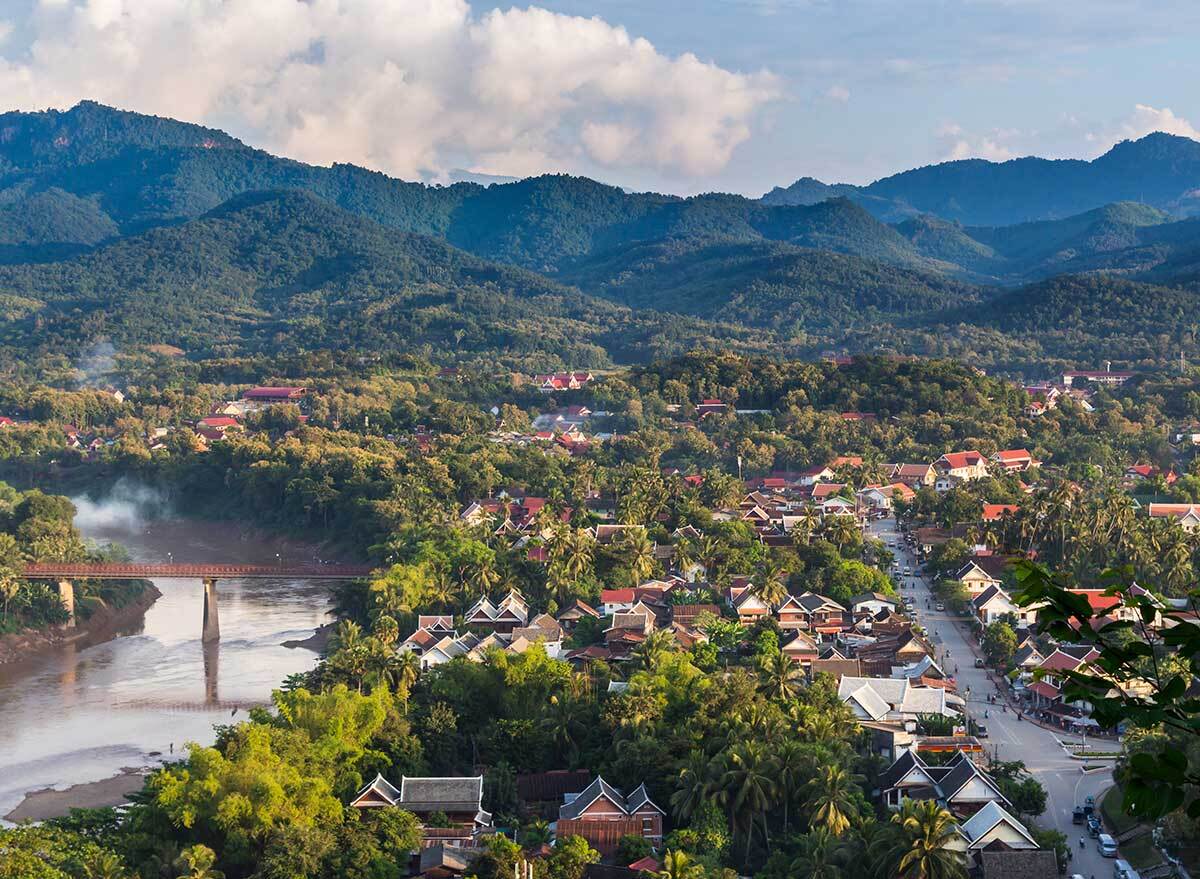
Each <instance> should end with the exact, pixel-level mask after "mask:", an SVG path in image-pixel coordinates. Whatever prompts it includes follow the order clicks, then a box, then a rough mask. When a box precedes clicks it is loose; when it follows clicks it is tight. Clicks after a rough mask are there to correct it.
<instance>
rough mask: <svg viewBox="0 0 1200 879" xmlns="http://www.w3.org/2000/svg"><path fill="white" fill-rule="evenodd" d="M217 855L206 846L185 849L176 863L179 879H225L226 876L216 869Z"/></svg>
mask: <svg viewBox="0 0 1200 879" xmlns="http://www.w3.org/2000/svg"><path fill="white" fill-rule="evenodd" d="M216 862H217V855H216V852H214V851H213V850H212V849H210V848H209V847H208V846H206V845H194V846H192V847H191V848H185V849H184V850H183V854H181V855H180V856H179V860H177V861H176V862H175V869H176V870H181V871H183V872H181V873H178V874H177V877H178V879H225V874H224V873H222V872H221V871H220V870H217V869H215V868H214V866H213V865H214V864H216Z"/></svg>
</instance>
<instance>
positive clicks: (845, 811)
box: [808, 766, 860, 836]
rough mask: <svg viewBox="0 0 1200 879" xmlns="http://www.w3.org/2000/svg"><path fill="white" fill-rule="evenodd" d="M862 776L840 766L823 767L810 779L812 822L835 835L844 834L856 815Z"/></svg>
mask: <svg viewBox="0 0 1200 879" xmlns="http://www.w3.org/2000/svg"><path fill="white" fill-rule="evenodd" d="M859 781H860V779H859V777H858V776H856V775H851V774H850V773H849V772H847V771H846V770H845V769H844V768H842V767H841V766H823V767H821V770H820V772H819V773H818V774H817V777H816V778H814V779H813V780H812V781H811V782H809V800H808V807H809V809H810V810H811V812H812V816H811V817H810V818H809V823H810V824H811V825H812V826H813V827H820V828H823V829H825V830H827V831H828V832H829V833H830V834H832V835H833V836H841V835H842V834H843V833H845V832H846V831H847V830H848V829H849V828H850V825H851V824H852V823H853V821H854V819H855V817H856V816H857V811H858V809H857V798H856V793H857V792H858V782H859Z"/></svg>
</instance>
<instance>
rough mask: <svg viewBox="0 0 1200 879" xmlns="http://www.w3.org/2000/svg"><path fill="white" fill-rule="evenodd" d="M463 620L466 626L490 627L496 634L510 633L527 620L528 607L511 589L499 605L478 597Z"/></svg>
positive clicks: (522, 597) (483, 597)
mask: <svg viewBox="0 0 1200 879" xmlns="http://www.w3.org/2000/svg"><path fill="white" fill-rule="evenodd" d="M463 618H464V621H465V622H466V624H467V625H468V626H490V627H492V629H493V630H494V631H497V632H512V630H513V629H515V628H518V627H520V626H524V625H525V622H526V620H528V619H529V605H528V604H526V602H525V598H524V596H522V595H521V593H520V592H518V591H517V590H516V589H512V590H510V591H509V593H508V595H506V596H504V599H503V600H502V601H501V602H500V603H499V604H493V603H492V602H491V600H490V599H489V598H488V597H487V596H486V595H483V596H480V598H479V600H478V601H476V602H475V603H474V604H473V605H471V607H470V608H469V609H468V610H467V612H466V614H464V615H463Z"/></svg>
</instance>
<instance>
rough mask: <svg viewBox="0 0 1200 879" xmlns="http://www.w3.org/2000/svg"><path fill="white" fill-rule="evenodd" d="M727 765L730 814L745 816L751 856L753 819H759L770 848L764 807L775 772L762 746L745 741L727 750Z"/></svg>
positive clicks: (771, 792)
mask: <svg viewBox="0 0 1200 879" xmlns="http://www.w3.org/2000/svg"><path fill="white" fill-rule="evenodd" d="M728 759H729V768H728V769H726V770H725V777H724V780H723V787H724V791H725V796H726V800H727V803H728V807H729V813H730V815H731V816H732V817H733V818H734V820H735V821H738V820H739V819H740V818H741V816H745V824H744V825H743V832H744V833H745V834H746V857H747V858H749V857H750V842H751V839H752V838H753V835H754V819H755V818H756V817H761V818H762V828H763V838H764V840H765V842H766V844H767V847H768V848H770V845H771V838H770V834H769V833H768V832H767V809H768V808H769V807H770V805H771V802H772V800H773V798H774V796H775V773H774V766H773V765H772V763H771V759H770V757H769V755H768V754H767V752H766V750H765V749H764V748H763V746H762V745H760V744H758V743H757V742H745V743H742V744H738V745H735V746H734V747H732V748H730V749H729V754H728Z"/></svg>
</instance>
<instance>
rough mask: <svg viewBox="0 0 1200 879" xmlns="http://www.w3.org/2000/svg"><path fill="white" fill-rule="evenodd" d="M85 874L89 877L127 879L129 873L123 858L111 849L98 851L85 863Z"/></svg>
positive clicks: (94, 878) (91, 878) (90, 878)
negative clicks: (110, 850)
mask: <svg viewBox="0 0 1200 879" xmlns="http://www.w3.org/2000/svg"><path fill="white" fill-rule="evenodd" d="M83 875H84V876H85V877H87V879H125V877H126V876H128V875H129V874H128V873H126V872H125V866H124V865H123V864H122V863H121V859H120V858H119V857H117V856H116V855H115V854H113V853H112V852H109V851H103V850H100V851H97V852H95V853H93V854H92V856H91V857H89V858H88V859H87V862H86V863H84V865H83Z"/></svg>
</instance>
